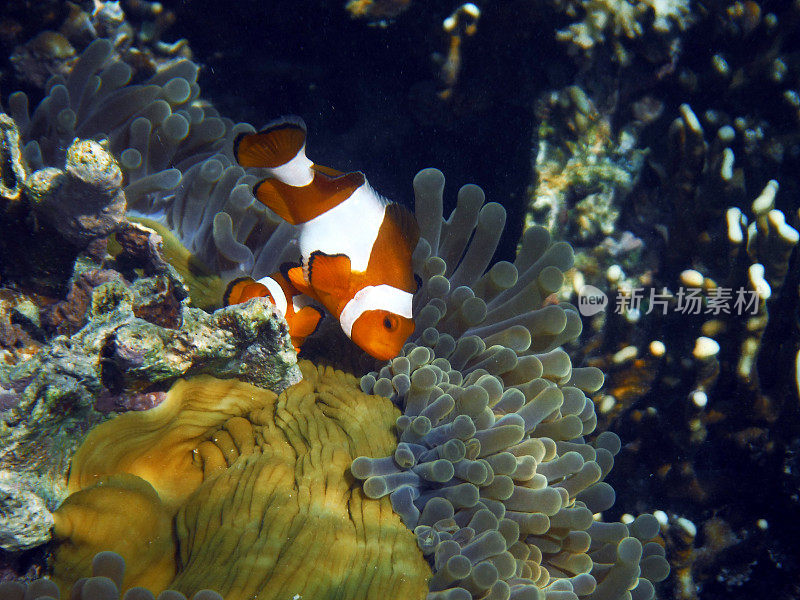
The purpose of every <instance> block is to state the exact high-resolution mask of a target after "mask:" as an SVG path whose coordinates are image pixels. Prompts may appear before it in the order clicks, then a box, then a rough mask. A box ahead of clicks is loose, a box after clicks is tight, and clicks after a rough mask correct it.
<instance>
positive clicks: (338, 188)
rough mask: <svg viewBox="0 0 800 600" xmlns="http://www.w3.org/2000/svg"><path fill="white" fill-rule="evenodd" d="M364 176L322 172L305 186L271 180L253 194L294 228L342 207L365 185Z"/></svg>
mask: <svg viewBox="0 0 800 600" xmlns="http://www.w3.org/2000/svg"><path fill="white" fill-rule="evenodd" d="M365 181H366V180H365V178H364V174H363V173H361V172H359V171H353V172H352V173H346V174H344V175H340V176H338V177H329V176H328V175H325V174H324V173H322V172H318V173H316V174H315V175H314V178H313V180H312V181H311V182H310V183H309V184H308V185H304V186H294V185H290V184H287V183H285V182H283V181H281V180H279V179H275V178H272V177H269V178H267V179H263V180H262V181H260V182H258V183H257V184H256V185H255V186H254V187H253V195H254V196H255V197H256V198H257V199H258V201H259V202H261V203H262V204H263V205H265V206H267V207H268V208H271V209H272V210H273V211H275V213H276V214H277V215H278V216H279V217H280V218H281V219H283V220H284V221H288V222H289V223H291V224H293V225H298V224H300V223H305V222H306V221H310V220H311V219H313V218H314V217H317V216H319V215H321V214H322V213H324V212H326V211H328V210H330V209H331V208H333V207H334V206H338V205H339V204H341V203H342V202H344V201H345V200H347V199H348V198H349V197H350V196H352V195H353V192H355V191H356V190H357V189H358V188H359V187H361V186H362V185H364V182H365Z"/></svg>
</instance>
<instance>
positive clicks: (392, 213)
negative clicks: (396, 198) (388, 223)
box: [386, 202, 419, 252]
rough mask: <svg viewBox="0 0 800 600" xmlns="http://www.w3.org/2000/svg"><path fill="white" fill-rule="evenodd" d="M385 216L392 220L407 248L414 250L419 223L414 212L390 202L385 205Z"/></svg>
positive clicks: (417, 238) (417, 239)
mask: <svg viewBox="0 0 800 600" xmlns="http://www.w3.org/2000/svg"><path fill="white" fill-rule="evenodd" d="M386 217H387V218H389V219H392V220H393V221H394V223H395V224H396V225H397V229H398V230H399V232H400V235H401V236H402V237H403V240H405V242H406V243H407V244H408V249H409V250H410V251H411V252H414V248H416V247H417V242H418V241H419V224H418V223H417V219H416V217H414V214H413V213H412V212H411V211H410V210H408V209H407V208H406V207H405V206H403V205H401V204H397V203H396V202H392V203H391V204H389V205H388V206H387V207H386Z"/></svg>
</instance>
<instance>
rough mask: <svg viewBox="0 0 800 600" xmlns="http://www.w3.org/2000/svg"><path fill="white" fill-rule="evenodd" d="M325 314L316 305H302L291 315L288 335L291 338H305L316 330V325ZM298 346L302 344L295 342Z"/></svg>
mask: <svg viewBox="0 0 800 600" xmlns="http://www.w3.org/2000/svg"><path fill="white" fill-rule="evenodd" d="M323 316H325V315H324V314H323V312H322V310H320V309H319V308H317V307H316V306H311V305H308V306H304V307H303V308H301V309H300V310H298V311H297V312H296V313H294V316H293V317H292V322H291V324H290V325H289V335H290V336H291V338H292V340H295V339H298V340H299V339H305V338H307V337H308V336H310V335H311V334H312V333H314V332H315V331H316V330H317V327H318V326H319V324H320V321H322V317H323ZM296 345H298V346H300V345H302V342H301V343H300V344H296Z"/></svg>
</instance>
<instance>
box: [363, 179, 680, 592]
mask: <svg viewBox="0 0 800 600" xmlns="http://www.w3.org/2000/svg"><path fill="white" fill-rule="evenodd" d="M414 187H415V195H416V216H417V220H418V221H419V223H420V224H421V237H422V241H421V243H420V245H419V246H418V247H417V251H416V252H415V265H416V269H417V271H418V272H419V273H421V275H422V278H423V286H422V288H421V289H420V291H419V292H418V294H417V296H416V297H415V302H414V306H415V311H414V312H415V318H416V322H417V329H416V331H415V334H414V336H412V341H411V342H410V343H408V344H407V345H406V347H405V348H404V349H403V353H402V355H401V356H400V357H398V358H395V359H393V360H392V361H390V362H389V364H387V365H386V366H384V367H383V368H382V369H381V370H380V371H378V372H374V373H371V374H369V375H367V376H365V377H364V378H362V380H361V386H362V388H363V389H364V390H365V391H368V392H372V393H376V394H380V395H383V396H387V397H390V398H392V399H393V400H394V401H395V402H396V403H398V404H399V405H400V406H401V408H402V409H403V416H401V417H400V418H399V419H398V421H397V428H398V432H399V436H398V437H399V440H400V443H399V444H398V447H397V450H396V451H395V452H394V454H393V455H391V456H387V457H384V458H377V459H376V458H365V457H359V458H358V459H356V460H355V461H354V462H353V465H352V467H351V469H352V471H353V474H354V475H355V476H356V477H358V478H360V479H363V480H364V491H365V493H366V494H367V496H369V497H375V498H381V497H386V496H388V497H389V498H390V499H391V501H392V506H393V507H394V509H395V511H397V512H398V514H400V515H401V517H402V518H403V521H404V522H405V523H406V525H407V526H408V527H409V528H411V529H413V530H414V532H415V533H416V535H417V543H418V544H419V546H420V548H421V549H422V551H423V553H424V554H425V555H426V556H428V557H429V560H430V561H431V563H432V566H433V570H434V576H433V578H432V579H431V591H432V596H433V597H458V598H461V597H464V598H468V597H476V598H479V597H484V595H488V597H498V598H508V597H509V595H513V596H514V597H526V598H527V597H530V598H536V597H538V591H537V590H538V589H540V588H542V589H544V590H545V594H547V595H548V596H549V595H550V594H553V595H554V596H556V595H558V596H559V597H564V598H568V597H570V598H575V597H589V598H622V597H625V595H626V594H627V593H628V591H629V590H630V591H631V592H630V593H632V594H635V595H636V597H652V595H653V592H654V590H653V587H652V584H651V583H650V580H652V581H659V580H661V579H663V578H664V577H666V574H667V571H668V567H667V564H666V561H665V560H664V558H663V555H664V551H663V547H662V546H660V545H659V544H658V543H655V542H651V541H650V540H651V539H652V538H654V537H655V536H656V535H657V533H658V524H657V522H656V520H655V519H654V518H653V517H652V515H649V516H648V515H645V516H642V517H640V518H639V519H637V521H635V522H634V523H633V525H632V526H631V528H630V529H628V528H627V527H626V526H625V525H623V524H622V523H603V522H600V521H598V522H593V519H592V515H593V514H596V513H600V512H602V511H604V510H606V509H608V508H609V507H610V506H611V505H612V504H613V502H614V492H613V490H612V489H611V487H610V486H608V484H606V483H603V482H602V479H603V478H604V477H605V475H606V474H607V473H608V472H609V471H610V469H611V467H612V465H613V462H614V459H613V457H614V454H616V453H617V452H618V451H619V448H620V442H619V438H617V436H615V435H614V434H611V433H604V434H602V435H600V436H599V437H598V438H597V439H596V440H595V441H594V442H593V443H588V442H587V441H586V439H585V436H587V435H589V434H590V433H591V432H592V431H593V430H594V428H595V425H596V416H595V414H594V405H593V403H592V401H591V399H589V398H588V397H587V396H586V394H587V393H592V392H595V391H597V390H598V389H599V388H600V386H601V385H602V383H603V377H602V373H601V372H600V371H599V370H597V369H594V368H584V369H581V368H574V367H573V366H572V364H571V362H570V359H569V356H568V355H567V353H566V352H564V351H563V350H562V349H561V348H560V346H561V345H563V344H566V343H568V342H570V341H571V340H573V339H575V338H576V337H577V336H578V334H579V333H580V331H581V322H580V318H579V317H578V315H577V312H576V311H575V310H574V308H573V307H572V306H571V305H568V304H566V303H564V304H553V303H550V302H549V301H548V298H550V297H551V295H552V294H554V293H555V292H556V291H557V290H558V289H559V287H560V286H561V284H562V282H563V279H564V271H566V270H567V269H569V268H570V266H571V265H572V259H573V254H572V250H571V248H570V247H569V245H567V244H565V243H563V242H562V243H552V242H551V240H550V237H549V234H548V233H547V231H546V230H545V229H543V228H541V227H532V228H530V229H529V230H528V231H527V232H526V234H525V236H524V238H523V241H522V243H521V247H520V250H519V253H518V255H517V258H516V261H515V263H514V264H512V263H508V262H499V263H496V264H495V265H493V266H492V267H491V268H490V269H488V271H487V267H488V266H489V263H490V260H491V258H492V255H493V254H494V250H495V248H496V246H497V244H498V241H499V239H500V236H501V235H502V230H503V225H504V223H505V211H504V210H503V209H502V207H501V206H500V205H498V204H494V203H490V204H486V205H485V206H484V205H483V202H484V197H483V192H482V191H481V190H480V188H478V187H477V186H465V187H463V188H462V189H461V190H460V191H459V194H458V204H457V206H456V209H455V210H454V212H453V214H452V215H451V216H450V218H449V219H448V220H447V221H443V219H442V192H443V188H444V178H443V176H442V174H441V173H440V172H438V171H436V170H434V169H428V170H425V171H422V172H420V173H419V174H418V175H417V177H416V178H415V180H414ZM640 560H641V566H639V562H640ZM640 569H641V571H640Z"/></svg>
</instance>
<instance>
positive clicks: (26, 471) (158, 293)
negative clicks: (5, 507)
mask: <svg viewBox="0 0 800 600" xmlns="http://www.w3.org/2000/svg"><path fill="white" fill-rule="evenodd" d="M177 284H178V285H179V282H178V283H177ZM175 285H176V281H175V280H174V279H171V278H169V277H167V276H166V275H156V276H154V277H149V278H148V277H144V278H140V279H137V280H136V281H135V282H134V283H133V284H131V286H130V287H127V286H126V285H125V284H124V283H123V282H122V281H120V280H119V279H113V280H111V281H109V282H107V283H104V284H102V285H100V286H98V287H97V288H95V289H94V290H93V291H92V295H91V309H90V311H89V315H88V323H87V324H86V325H85V326H84V327H83V328H82V329H80V330H79V331H77V332H76V333H74V334H73V335H71V336H70V337H65V336H60V337H57V338H55V339H54V340H53V341H51V342H50V343H49V344H47V345H46V346H44V347H43V348H42V349H41V350H40V351H39V352H38V353H37V354H36V355H34V356H33V357H32V358H30V359H28V360H25V361H21V362H19V363H17V364H15V365H8V364H0V386H2V391H3V401H2V407H3V417H4V422H3V424H2V425H0V440H2V453H0V459H1V460H2V472H3V473H8V474H9V476H10V477H12V478H13V479H14V480H15V481H16V482H17V485H18V486H20V487H19V488H18V489H20V490H29V491H31V492H34V493H35V494H36V495H37V496H39V497H40V498H42V499H43V500H44V501H45V504H46V505H47V506H48V507H49V508H50V509H53V508H55V506H56V505H57V504H58V502H59V501H60V500H61V499H62V498H63V497H64V492H65V490H64V475H65V473H66V470H67V461H68V460H69V457H70V456H71V455H72V453H73V452H74V450H75V448H76V447H77V446H78V444H79V443H80V440H81V438H82V437H83V435H84V434H85V433H86V431H87V430H88V429H89V428H90V427H91V426H92V425H94V424H96V423H98V422H100V421H102V420H104V419H105V418H106V417H104V415H103V414H101V413H100V412H98V409H99V407H100V406H106V407H109V405H110V407H111V408H113V409H114V410H119V409H120V408H123V407H124V406H126V405H128V406H134V407H135V406H137V405H142V404H144V406H147V405H148V404H151V403H152V397H151V392H152V391H153V386H158V385H161V386H165V385H168V384H169V383H171V382H172V381H173V380H174V379H176V378H177V377H181V376H185V375H191V374H194V373H202V372H210V373H214V374H216V375H219V376H226V377H239V378H242V379H245V380H249V381H252V382H253V383H256V384H258V385H262V386H265V387H271V388H273V389H276V390H280V389H283V388H284V387H286V386H288V385H291V384H293V383H295V382H296V381H298V380H299V376H300V373H299V371H298V369H297V366H296V358H295V353H294V350H293V349H292V346H291V343H290V341H289V338H288V333H287V331H286V326H285V323H283V322H281V321H278V317H277V316H275V314H274V313H273V310H272V307H271V305H270V304H269V303H268V302H265V301H262V300H256V301H253V302H250V303H247V304H244V305H241V306H236V307H230V308H226V309H221V310H219V311H217V312H216V313H214V314H211V315H209V314H208V313H205V312H204V311H202V310H200V309H195V308H189V307H187V306H185V302H181V301H180V298H182V297H185V291H183V290H182V289H180V288H178V289H176V288H175ZM176 295H177V299H176V298H175V297H176ZM169 298H173V300H172V301H173V302H174V306H175V308H176V312H174V313H165V312H164V311H165V309H166V308H167V307H168V306H169V303H167V302H166V300H167V299H169ZM156 390H157V388H156ZM111 398H114V400H111ZM148 398H149V399H148ZM40 541H41V540H40Z"/></svg>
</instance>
